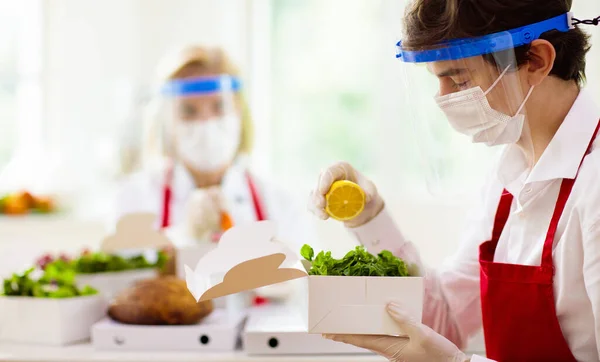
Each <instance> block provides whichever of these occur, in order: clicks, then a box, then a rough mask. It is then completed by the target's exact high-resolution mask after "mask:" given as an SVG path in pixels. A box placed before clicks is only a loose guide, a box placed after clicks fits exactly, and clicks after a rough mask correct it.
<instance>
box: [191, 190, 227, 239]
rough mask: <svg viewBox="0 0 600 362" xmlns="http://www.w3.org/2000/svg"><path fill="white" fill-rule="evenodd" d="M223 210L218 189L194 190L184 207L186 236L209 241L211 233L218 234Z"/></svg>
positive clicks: (221, 197)
mask: <svg viewBox="0 0 600 362" xmlns="http://www.w3.org/2000/svg"><path fill="white" fill-rule="evenodd" d="M223 209H224V202H223V196H222V194H221V188H220V187H218V186H215V187H210V188H205V189H196V190H194V191H193V192H192V194H191V195H190V198H189V200H188V202H187V205H186V213H185V224H186V231H187V233H188V235H189V236H191V237H192V238H194V239H196V240H209V239H210V238H211V236H212V234H213V233H218V232H220V231H221V211H222V210H223Z"/></svg>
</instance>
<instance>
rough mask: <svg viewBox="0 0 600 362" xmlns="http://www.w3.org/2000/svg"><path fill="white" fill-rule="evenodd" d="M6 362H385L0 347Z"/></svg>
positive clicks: (89, 347) (379, 361) (376, 358)
mask: <svg viewBox="0 0 600 362" xmlns="http://www.w3.org/2000/svg"><path fill="white" fill-rule="evenodd" d="M0 361H2V362H188V361H190V362H191V361H194V362H197V361H202V362H246V361H254V362H258V361H273V362H274V361H281V362H383V361H385V359H384V358H382V357H379V356H365V355H362V356H350V355H339V356H247V355H245V354H244V352H241V351H240V352H229V353H200V352H135V351H132V352H109V351H96V350H94V348H93V347H92V345H90V344H88V343H86V344H76V345H71V346H66V347H45V346H31V345H18V344H5V343H2V344H0Z"/></svg>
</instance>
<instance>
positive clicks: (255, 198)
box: [245, 171, 267, 221]
mask: <svg viewBox="0 0 600 362" xmlns="http://www.w3.org/2000/svg"><path fill="white" fill-rule="evenodd" d="M245 174H246V181H247V182H248V188H249V189H250V196H251V197H252V205H253V206H254V212H255V214H256V221H264V220H267V216H266V214H265V209H264V207H263V204H262V201H261V198H260V196H259V194H258V190H257V188H256V184H255V183H254V179H253V178H252V176H251V175H250V172H249V171H246V173H245Z"/></svg>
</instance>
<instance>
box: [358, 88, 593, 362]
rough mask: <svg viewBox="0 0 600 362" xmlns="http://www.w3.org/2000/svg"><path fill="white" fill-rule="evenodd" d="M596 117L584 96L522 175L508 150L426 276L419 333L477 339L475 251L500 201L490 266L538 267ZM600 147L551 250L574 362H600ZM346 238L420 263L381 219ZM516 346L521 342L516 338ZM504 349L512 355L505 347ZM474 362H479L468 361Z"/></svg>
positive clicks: (513, 149)
mask: <svg viewBox="0 0 600 362" xmlns="http://www.w3.org/2000/svg"><path fill="white" fill-rule="evenodd" d="M599 120H600V109H599V108H598V107H597V106H596V105H595V104H594V102H593V100H592V97H591V95H590V94H589V93H588V92H587V91H585V90H582V91H581V93H580V95H579V97H578V98H577V100H576V102H575V104H574V105H573V107H572V109H571V110H570V112H569V114H568V115H567V117H566V118H565V120H564V122H563V124H562V125H561V126H560V128H559V130H558V132H557V133H556V135H555V136H554V138H553V139H552V141H551V142H550V144H549V145H548V147H547V149H546V150H545V152H544V153H543V155H542V156H541V158H540V160H539V161H538V163H537V164H536V165H535V167H534V168H533V169H532V170H531V172H528V171H527V166H526V163H525V162H524V160H523V156H522V153H521V152H520V151H519V150H518V149H517V146H515V145H511V146H508V147H507V148H506V150H505V152H504V153H503V156H502V157H501V159H500V162H499V165H498V172H497V177H493V178H492V180H491V181H490V183H489V184H488V185H487V186H486V187H485V188H484V189H485V190H486V191H485V195H484V196H483V198H482V204H481V206H480V207H478V208H477V209H475V210H473V213H472V214H471V215H470V217H469V225H470V226H469V228H468V229H467V230H465V233H464V235H463V237H462V243H461V247H460V248H459V250H458V251H457V252H456V253H455V255H453V256H452V257H451V258H450V259H449V260H448V261H447V263H446V264H445V266H444V267H443V268H442V269H441V270H437V271H433V270H428V271H427V272H426V295H427V298H426V301H425V305H424V316H423V321H424V323H426V324H428V325H430V326H431V327H432V328H434V329H435V330H436V331H438V332H439V333H441V334H443V335H445V336H446V337H447V338H449V339H450V340H451V341H453V342H454V343H456V344H458V345H463V346H464V343H465V342H466V340H467V339H468V338H469V337H470V336H472V335H473V334H475V333H476V332H477V331H479V330H480V329H481V326H482V321H481V300H480V289H479V272H480V267H479V261H478V250H479V245H480V244H481V243H482V242H484V241H486V240H489V239H490V238H491V233H492V227H493V223H494V216H495V213H496V208H497V206H498V201H499V199H500V194H501V191H502V189H503V188H506V189H507V190H508V191H509V192H510V193H511V194H513V195H514V196H515V201H514V202H513V205H512V211H511V215H510V217H509V219H508V222H507V224H506V226H505V228H504V231H503V233H502V236H501V237H500V240H499V242H498V246H497V249H496V253H495V256H494V260H495V261H496V262H502V263H510V264H521V265H540V260H541V254H542V247H543V244H544V238H545V236H546V232H547V230H548V226H549V224H550V219H551V215H552V213H553V211H554V206H555V203H556V199H557V197H558V192H559V188H560V184H561V180H562V179H563V178H574V177H575V176H576V174H577V170H578V167H579V164H580V161H581V158H582V157H583V155H584V153H585V151H586V149H587V147H588V144H589V141H590V138H591V136H592V134H593V132H594V130H595V128H596V126H597V124H598V121H599ZM599 145H600V137H597V139H596V141H595V143H594V148H593V150H592V152H591V153H590V154H589V155H588V156H587V157H586V158H585V161H584V163H583V165H582V166H581V170H580V172H579V175H578V177H577V181H576V182H575V186H574V187H573V190H572V193H571V195H570V197H569V200H568V202H567V204H566V207H565V210H564V212H563V215H562V217H561V219H560V222H559V225H558V230H557V233H556V237H555V240H554V247H553V257H554V264H555V267H556V274H555V276H554V292H555V302H556V312H557V317H558V320H559V323H560V326H561V329H562V331H563V335H564V337H565V339H566V341H567V343H568V345H569V347H570V349H571V352H572V353H573V355H574V356H575V358H576V359H577V360H578V361H598V360H600V350H599V343H598V340H599V339H600V148H599ZM350 231H351V232H352V233H353V234H354V235H355V236H356V237H357V239H358V240H359V241H360V242H361V243H363V244H364V245H365V246H366V247H368V248H369V249H373V251H379V250H382V249H387V250H391V251H393V252H394V253H396V254H397V255H398V256H400V257H404V258H405V259H407V261H408V262H415V263H420V259H419V256H418V252H417V247H418V244H417V245H414V244H412V243H410V242H408V241H406V240H405V239H404V237H403V235H402V233H401V232H400V231H399V230H398V228H397V227H396V225H395V224H394V221H393V220H392V219H391V217H390V215H389V214H388V212H387V211H386V210H384V211H382V212H381V213H380V214H379V215H378V216H377V217H376V218H375V219H373V220H372V221H371V222H369V223H368V224H366V225H363V226H361V227H359V228H355V229H350ZM515 338H521V337H520V336H519V334H518V331H515ZM506 348H510V346H506ZM472 360H473V361H477V360H480V361H481V360H485V359H482V358H481V357H477V356H474V358H473V359H472Z"/></svg>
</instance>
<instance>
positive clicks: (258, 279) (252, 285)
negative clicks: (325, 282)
mask: <svg viewBox="0 0 600 362" xmlns="http://www.w3.org/2000/svg"><path fill="white" fill-rule="evenodd" d="M276 234H277V226H276V224H275V223H274V222H273V221H259V222H254V223H249V224H244V225H239V226H234V227H233V228H231V229H229V230H227V231H226V232H225V233H224V234H223V235H222V236H221V239H220V240H219V243H218V244H217V247H216V248H215V249H213V250H211V251H210V252H208V253H207V254H206V255H205V256H204V257H202V258H201V259H200V260H199V261H198V264H197V265H196V269H195V270H192V269H191V268H190V267H189V266H187V265H185V279H186V283H187V287H188V289H189V290H190V292H191V293H192V295H193V296H194V298H196V300H197V301H204V300H209V299H214V298H219V297H223V296H226V295H230V294H234V293H239V292H243V291H247V290H252V289H257V288H261V287H265V286H268V285H273V284H277V283H281V282H285V281H288V280H292V279H298V278H303V277H306V276H307V275H308V274H307V272H306V270H307V268H306V266H307V265H306V263H303V262H301V261H300V258H299V255H298V254H297V253H294V252H292V251H291V250H289V249H288V248H287V247H286V246H285V245H284V244H283V243H282V242H280V241H278V240H277V239H276V237H275V236H276Z"/></svg>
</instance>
